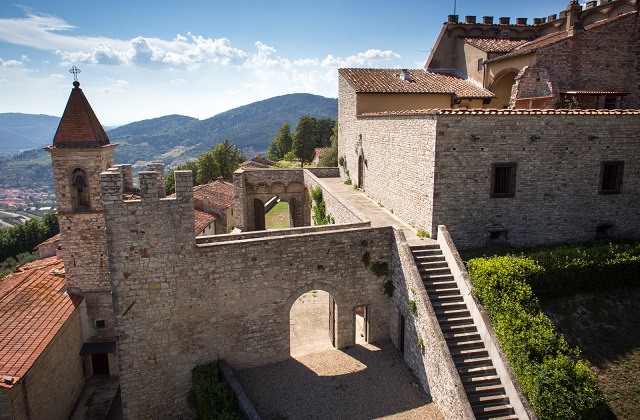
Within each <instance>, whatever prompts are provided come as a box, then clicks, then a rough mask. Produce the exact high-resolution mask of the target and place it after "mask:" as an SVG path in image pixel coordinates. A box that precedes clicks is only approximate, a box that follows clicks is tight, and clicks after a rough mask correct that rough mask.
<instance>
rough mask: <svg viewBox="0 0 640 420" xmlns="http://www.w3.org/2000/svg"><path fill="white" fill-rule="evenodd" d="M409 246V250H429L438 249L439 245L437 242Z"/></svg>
mask: <svg viewBox="0 0 640 420" xmlns="http://www.w3.org/2000/svg"><path fill="white" fill-rule="evenodd" d="M409 248H410V249H411V252H416V251H425V250H431V249H437V250H440V245H438V244H426V245H415V246H412V247H409Z"/></svg>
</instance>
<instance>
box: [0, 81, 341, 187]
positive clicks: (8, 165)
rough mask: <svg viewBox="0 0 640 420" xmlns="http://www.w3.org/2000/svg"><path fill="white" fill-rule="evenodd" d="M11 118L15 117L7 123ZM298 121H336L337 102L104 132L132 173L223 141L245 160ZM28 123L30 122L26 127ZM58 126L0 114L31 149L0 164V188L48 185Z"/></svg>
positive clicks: (292, 98)
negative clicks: (51, 146) (48, 149)
mask: <svg viewBox="0 0 640 420" xmlns="http://www.w3.org/2000/svg"><path fill="white" fill-rule="evenodd" d="M16 115H19V116H20V117H19V118H15V117H14V118H12V116H16ZM303 115H311V116H313V117H315V118H333V119H336V118H337V116H338V100H337V99H334V98H325V97H323V96H318V95H311V94H306V93H295V94H289V95H283V96H277V97H274V98H270V99H266V100H263V101H259V102H254V103H251V104H248V105H245V106H241V107H238V108H234V109H231V110H229V111H225V112H223V113H220V114H218V115H215V116H213V117H211V118H208V119H205V120H198V119H196V118H192V117H187V116H183V115H167V116H164V117H159V118H154V119H149V120H144V121H137V122H134V123H130V124H127V125H124V126H121V127H118V128H115V129H112V130H108V131H107V134H108V136H109V140H110V141H111V142H113V143H118V144H119V146H118V147H117V148H116V149H115V161H116V163H131V164H133V165H134V170H135V171H137V170H139V169H140V168H141V167H144V166H145V165H146V164H147V163H148V162H163V163H164V164H165V165H166V167H167V168H168V169H171V168H174V167H175V166H177V165H179V164H181V163H184V162H186V161H187V160H189V159H192V158H195V157H197V156H199V155H200V154H202V152H204V151H206V150H209V149H211V147H212V146H214V145H216V144H218V143H221V142H223V141H224V140H225V139H229V141H230V142H232V143H234V144H235V145H237V146H238V147H239V148H240V149H241V150H242V151H243V152H244V153H245V154H246V155H247V156H248V157H250V156H253V155H254V154H256V153H263V154H264V153H266V150H267V147H268V145H269V143H270V142H271V140H273V138H274V137H275V135H276V134H277V133H278V129H279V128H280V126H282V124H284V123H285V122H288V123H289V124H290V125H291V127H292V129H295V126H296V124H297V122H298V120H299V119H300V117H301V116H303ZM29 117H32V118H31V121H29ZM45 117H46V118H45ZM98 118H100V116H99V115H98ZM59 121H60V118H59V117H51V116H44V115H28V114H0V133H5V132H6V133H12V132H18V133H20V135H21V136H22V137H29V138H31V139H32V141H31V142H30V143H26V142H25V141H23V142H22V144H23V145H26V144H29V147H22V148H21V149H18V150H24V149H27V148H30V149H35V150H28V151H25V152H22V153H20V154H18V155H15V156H10V157H2V158H0V174H1V175H0V184H1V185H5V186H8V187H33V186H41V185H53V182H52V179H51V161H50V157H49V154H48V153H47V152H45V151H43V150H41V148H42V147H43V146H46V145H49V144H51V142H52V139H53V136H54V134H55V130H56V129H57V126H58V123H59ZM18 127H22V128H20V129H19V128H18ZM28 127H31V129H28ZM3 129H4V130H3ZM38 133H39V134H38ZM36 134H38V136H36ZM9 137H11V136H9ZM36 137H37V140H36ZM18 144H20V143H18ZM3 148H6V149H7V150H9V149H12V148H13V149H16V147H15V144H14V143H11V142H9V141H7V137H6V136H1V135H0V149H3Z"/></svg>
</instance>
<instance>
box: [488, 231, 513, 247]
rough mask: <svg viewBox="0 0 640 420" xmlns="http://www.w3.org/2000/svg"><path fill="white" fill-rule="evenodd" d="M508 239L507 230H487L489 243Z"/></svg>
mask: <svg viewBox="0 0 640 420" xmlns="http://www.w3.org/2000/svg"><path fill="white" fill-rule="evenodd" d="M508 241H509V231H508V230H492V231H490V232H489V243H490V244H502V243H506V242H508Z"/></svg>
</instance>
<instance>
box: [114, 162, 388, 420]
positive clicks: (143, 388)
mask: <svg viewBox="0 0 640 420" xmlns="http://www.w3.org/2000/svg"><path fill="white" fill-rule="evenodd" d="M175 178H176V198H175V199H158V198H157V194H156V195H154V193H153V191H155V190H156V188H155V186H154V182H155V177H153V178H152V177H150V178H149V179H148V180H145V182H143V181H142V180H141V193H142V200H141V201H130V202H123V201H122V200H121V198H120V195H119V194H118V191H120V190H121V183H122V181H121V178H120V177H118V175H117V174H114V173H111V172H105V173H103V175H102V188H103V200H104V208H105V218H106V221H107V244H108V248H109V264H110V269H111V276H112V288H113V302H114V312H115V317H116V331H117V335H118V359H119V368H120V382H121V387H122V388H121V389H122V399H123V406H124V414H125V418H159V417H160V418H162V417H165V418H168V417H176V416H179V415H183V413H185V412H187V410H188V408H187V399H186V397H187V393H188V390H189V388H190V381H191V369H192V368H193V367H194V366H196V365H198V364H200V363H203V362H207V361H210V360H215V359H217V358H224V359H226V360H227V361H228V362H229V363H230V364H231V365H232V366H234V367H235V368H245V367H250V366H257V365H261V364H266V363H270V362H275V361H279V360H283V359H286V358H288V357H289V310H290V308H291V306H292V305H293V303H294V302H295V301H296V299H297V298H298V297H299V296H300V295H302V294H303V293H305V292H307V291H309V290H314V289H317V290H325V291H327V292H329V293H331V295H332V296H333V297H334V299H335V300H336V302H337V305H338V310H337V312H338V313H337V320H338V322H337V323H338V328H337V346H338V347H344V346H349V345H353V344H354V343H355V307H356V306H359V305H368V314H369V320H370V325H369V329H370V339H371V341H374V342H375V341H378V340H381V339H384V338H386V337H388V331H389V316H388V314H389V311H390V304H391V301H390V299H389V298H388V297H387V296H385V295H384V294H383V291H382V283H383V281H384V280H383V279H381V278H379V277H377V276H375V275H374V274H373V273H372V271H371V270H370V269H369V268H368V267H367V266H365V264H364V263H363V262H362V255H363V254H364V252H369V253H370V255H371V260H372V261H387V262H389V263H390V262H391V254H390V247H391V241H392V229H391V228H377V229H371V228H367V229H345V230H341V231H330V232H320V233H309V234H300V235H291V236H284V237H275V238H274V237H265V238H256V239H249V240H243V241H233V242H229V243H212V244H206V245H196V243H195V238H194V237H193V224H194V220H193V195H192V194H193V193H192V181H191V173H190V172H189V171H176V172H175Z"/></svg>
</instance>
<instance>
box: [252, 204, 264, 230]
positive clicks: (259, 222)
mask: <svg viewBox="0 0 640 420" xmlns="http://www.w3.org/2000/svg"><path fill="white" fill-rule="evenodd" d="M253 214H254V226H255V230H264V229H265V224H264V203H263V202H262V200H259V199H257V198H254V199H253Z"/></svg>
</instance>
